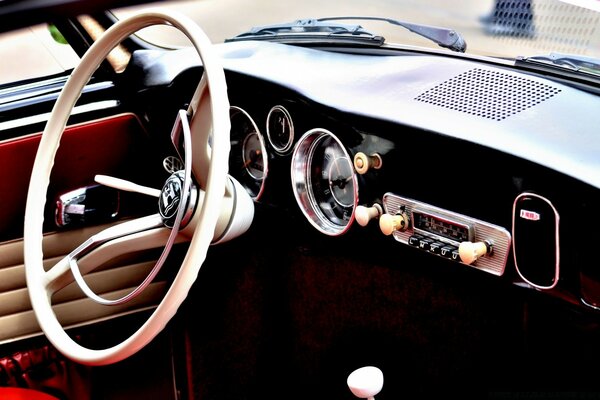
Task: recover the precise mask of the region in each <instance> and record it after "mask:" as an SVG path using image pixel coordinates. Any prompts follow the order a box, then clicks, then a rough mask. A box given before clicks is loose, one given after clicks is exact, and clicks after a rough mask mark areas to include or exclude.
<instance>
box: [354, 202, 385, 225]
mask: <svg viewBox="0 0 600 400" xmlns="http://www.w3.org/2000/svg"><path fill="white" fill-rule="evenodd" d="M382 213H383V209H382V208H381V206H380V205H379V204H377V203H375V204H373V205H372V206H371V207H366V206H358V207H356V210H355V211H354V218H355V219H356V222H358V224H359V225H360V226H367V224H368V223H369V221H371V220H372V219H373V218H379V216H380V215H381V214H382Z"/></svg>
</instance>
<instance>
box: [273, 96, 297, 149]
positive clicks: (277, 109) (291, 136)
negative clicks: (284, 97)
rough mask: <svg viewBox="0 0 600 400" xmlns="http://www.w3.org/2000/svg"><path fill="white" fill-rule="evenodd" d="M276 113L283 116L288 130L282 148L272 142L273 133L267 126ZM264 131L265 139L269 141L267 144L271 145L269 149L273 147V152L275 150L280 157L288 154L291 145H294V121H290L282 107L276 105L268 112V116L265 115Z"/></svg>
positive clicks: (287, 112)
mask: <svg viewBox="0 0 600 400" xmlns="http://www.w3.org/2000/svg"><path fill="white" fill-rule="evenodd" d="M278 112H281V113H282V114H283V117H284V118H285V119H286V120H287V123H288V126H289V129H290V132H289V135H288V138H287V141H286V143H285V145H283V146H280V145H279V144H276V143H275V141H274V140H273V132H271V129H269V126H270V125H271V118H274V115H275V113H278ZM266 129H267V139H268V140H269V144H270V145H271V147H273V150H275V151H276V152H277V153H278V154H282V155H283V154H287V153H289V152H290V150H291V149H292V145H293V144H294V121H293V120H292V116H291V115H290V112H289V111H288V110H287V109H286V108H285V107H284V106H282V105H276V106H274V107H272V108H271V109H270V110H269V114H268V115H267V123H266Z"/></svg>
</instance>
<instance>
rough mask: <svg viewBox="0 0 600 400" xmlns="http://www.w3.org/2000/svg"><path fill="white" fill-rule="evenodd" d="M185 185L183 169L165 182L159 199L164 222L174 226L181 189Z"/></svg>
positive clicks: (159, 208) (159, 207) (159, 209)
mask: <svg viewBox="0 0 600 400" xmlns="http://www.w3.org/2000/svg"><path fill="white" fill-rule="evenodd" d="M182 186H183V171H178V172H175V173H174V174H173V175H171V176H170V177H169V179H167V181H166V182H165V184H164V186H163V188H162V190H161V193H160V198H159V199H158V212H159V213H160V216H161V217H162V219H163V223H164V224H165V225H166V226H168V227H172V226H173V222H174V221H175V216H176V215H177V210H178V209H179V203H180V202H181V190H182Z"/></svg>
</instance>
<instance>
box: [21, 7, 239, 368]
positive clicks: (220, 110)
mask: <svg viewBox="0 0 600 400" xmlns="http://www.w3.org/2000/svg"><path fill="white" fill-rule="evenodd" d="M152 25H171V26H174V27H175V28H177V29H179V30H180V31H181V32H183V33H184V34H185V35H186V36H187V37H188V38H189V40H190V41H191V43H192V44H193V46H194V47H195V48H196V50H197V52H198V54H199V56H200V58H201V60H202V65H203V68H204V73H203V76H202V79H201V80H200V84H199V85H198V88H197V89H196V91H195V93H194V96H193V99H192V101H191V105H190V108H189V109H188V110H187V114H188V115H190V116H191V122H190V126H191V129H190V131H191V135H190V136H191V144H192V145H191V149H190V151H191V150H193V154H194V157H193V159H192V160H193V161H192V166H191V171H192V173H193V174H194V176H195V178H196V180H197V181H198V183H199V186H200V188H201V190H202V191H203V195H202V196H201V206H198V207H196V211H195V213H196V215H194V216H193V219H194V221H195V223H194V224H193V228H191V232H190V233H189V236H190V246H189V250H188V251H187V254H186V256H185V259H184V261H183V262H182V265H181V268H180V270H179V271H178V273H177V275H176V277H175V278H174V280H173V282H172V284H171V287H170V288H169V290H168V291H167V293H166V294H165V296H164V297H163V298H162V300H161V302H160V304H159V305H158V307H157V308H156V309H155V310H154V311H153V313H152V314H151V315H150V316H149V318H148V319H147V320H146V321H145V323H144V324H143V325H142V326H141V327H140V328H139V329H138V330H137V331H136V332H135V333H133V334H132V335H131V336H129V337H128V338H126V339H125V340H124V341H122V342H120V343H118V344H117V345H115V346H113V347H110V348H107V349H100V350H96V349H89V348H86V347H82V346H81V345H79V344H78V343H77V342H75V341H74V340H73V339H72V338H71V337H70V336H69V335H68V334H67V332H66V331H65V329H64V327H63V326H62V325H61V324H60V322H59V321H58V319H57V317H56V315H55V313H54V311H53V309H52V304H51V297H52V295H53V293H55V292H56V291H57V290H59V289H60V288H62V287H64V286H65V285H66V284H68V283H69V282H71V281H72V280H73V276H72V275H71V274H70V265H69V260H68V257H66V258H65V259H63V260H62V261H60V262H58V263H57V264H56V265H54V266H53V267H52V268H50V269H49V270H48V271H46V270H45V269H44V266H43V263H42V261H43V252H42V238H43V215H44V207H45V199H46V192H47V190H48V185H49V180H50V173H51V170H52V165H53V163H54V158H55V155H56V152H57V149H58V146H59V142H60V139H61V136H62V133H63V130H64V129H65V126H66V123H67V120H68V118H69V116H70V114H71V112H72V110H73V107H74V105H75V102H76V101H77V99H78V98H79V96H80V95H81V93H82V91H83V88H84V86H85V85H86V83H87V82H88V81H89V79H90V78H91V76H92V74H93V73H94V71H96V69H97V68H98V66H99V65H100V64H101V63H102V61H103V60H104V59H105V58H106V56H107V55H108V53H109V52H110V51H111V50H112V49H113V48H114V47H116V46H117V45H118V44H120V43H121V42H122V41H123V40H124V39H125V38H127V37H128V36H130V35H131V34H133V33H135V32H137V31H138V30H140V29H142V28H145V27H148V26H152ZM229 130H230V120H229V100H228V98H227V88H226V83H225V74H224V72H223V68H222V66H221V64H220V60H219V59H218V57H217V56H216V55H215V54H214V53H213V47H212V44H211V42H210V41H209V39H208V38H207V36H206V35H205V34H204V32H203V31H202V30H201V29H200V28H199V27H198V25H196V23H195V22H193V21H192V20H191V19H189V18H188V17H186V16H184V15H180V14H177V13H173V12H166V11H148V12H144V13H142V14H138V15H135V16H132V17H129V18H127V19H124V20H121V21H119V22H117V23H116V24H115V25H113V26H112V27H111V28H110V29H108V30H107V31H106V32H105V33H104V35H103V36H102V37H101V38H100V39H99V40H97V41H96V42H95V43H94V45H93V46H91V47H90V48H89V50H88V51H87V53H86V54H85V55H84V57H83V58H82V59H81V62H80V63H79V65H78V66H77V67H76V68H75V70H74V71H73V73H72V74H71V77H70V78H69V80H68V81H67V83H66V85H65V87H64V89H63V90H62V92H61V94H60V96H59V98H58V100H57V102H56V104H55V106H54V108H53V110H52V114H51V117H50V119H49V121H48V123H47V125H46V128H45V130H44V133H43V135H42V139H41V142H40V145H39V149H38V152H37V155H36V158H35V163H34V166H33V172H32V175H31V181H30V185H29V192H28V197H27V204H26V212H25V230H24V251H25V254H24V256H25V273H26V277H27V288H28V291H29V296H30V299H31V304H32V307H33V310H34V312H35V315H36V317H37V320H38V322H39V325H40V327H41V328H42V330H43V331H44V333H45V335H46V336H47V338H48V339H49V340H50V341H51V342H52V344H53V345H54V346H55V347H56V348H57V349H58V350H59V351H60V352H62V353H63V354H64V355H66V356H67V357H69V358H71V359H73V360H75V361H77V362H80V363H83V364H89V365H104V364H110V363H114V362H117V361H120V360H122V359H125V358H127V357H129V356H130V355H132V354H134V353H135V352H137V351H138V350H140V349H141V348H143V347H144V346H145V345H146V344H148V343H149V342H150V341H151V340H152V339H153V338H154V337H155V336H156V335H157V334H158V333H160V331H161V330H162V329H163V328H164V327H165V325H166V324H167V323H168V322H169V320H170V319H171V318H172V317H173V316H174V315H175V313H176V312H177V309H178V307H179V306H180V305H181V303H182V302H183V301H184V299H185V298H186V296H187V294H188V291H189V290H190V288H191V286H192V284H193V283H194V281H195V279H196V277H197V275H198V271H199V270H200V267H201V265H202V263H203V262H204V259H205V258H206V253H207V250H208V247H209V245H210V244H211V241H212V239H213V235H214V233H215V227H216V226H217V220H218V218H219V217H220V213H221V209H222V204H221V203H222V201H223V198H224V192H225V187H226V185H227V182H228V181H227V170H228V156H229V146H230V144H229ZM209 136H210V141H209ZM209 142H210V144H209ZM234 186H235V184H234ZM148 218H149V217H144V218H140V219H137V220H133V221H128V222H126V223H123V224H120V225H117V226H116V227H113V228H109V230H106V231H104V233H103V232H101V233H100V234H99V235H97V236H99V237H104V238H106V237H109V238H110V240H114V241H115V242H117V241H118V242H119V246H121V248H125V249H127V246H132V247H135V246H139V243H140V242H143V243H148V244H145V246H149V247H150V246H152V245H153V243H155V242H156V240H155V239H157V238H161V239H162V240H164V238H165V232H169V231H168V229H167V228H165V227H160V228H157V227H156V226H155V225H153V224H152V223H151V224H150V225H148ZM150 219H152V217H151V218H150ZM191 226H192V225H191ZM167 236H168V234H167ZM140 238H142V239H143V240H140ZM128 241H131V242H134V241H136V242H135V243H137V244H136V245H133V244H128ZM163 243H164V242H163ZM135 248H136V249H138V247H135ZM98 262H99V261H98ZM96 266H97V265H96ZM91 269H93V267H87V270H84V271H83V272H87V271H89V270H91Z"/></svg>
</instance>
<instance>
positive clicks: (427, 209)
mask: <svg viewBox="0 0 600 400" xmlns="http://www.w3.org/2000/svg"><path fill="white" fill-rule="evenodd" d="M383 208H384V212H386V213H388V214H391V215H395V214H399V213H401V212H404V213H406V214H408V215H410V217H411V220H410V223H409V226H408V229H406V230H405V231H394V233H393V237H394V239H395V240H396V241H398V242H400V243H403V244H406V245H408V240H409V238H410V237H411V236H412V235H414V234H415V233H417V234H419V235H422V236H426V237H430V238H433V239H435V240H438V241H440V242H442V243H448V244H451V245H454V246H457V245H458V244H459V243H458V242H456V241H454V240H451V239H449V238H446V237H444V236H440V235H436V234H434V233H431V232H428V231H423V230H421V229H416V230H415V227H414V225H413V224H414V221H413V219H412V217H413V212H414V211H416V212H423V213H426V214H428V215H432V214H433V215H432V216H437V217H440V218H441V219H444V220H447V221H448V222H452V223H456V224H457V225H463V226H468V227H470V230H471V231H472V234H473V237H472V241H474V242H484V241H489V242H491V243H492V245H493V252H492V253H491V254H488V255H486V256H484V257H481V258H479V259H478V260H477V261H475V262H474V263H472V264H471V265H468V264H465V263H463V262H461V261H458V262H459V263H460V264H462V265H467V266H469V267H472V268H475V269H478V270H482V271H485V272H489V273H491V274H493V275H497V276H502V275H503V274H504V270H505V268H506V262H507V260H508V254H509V252H510V249H511V234H510V232H509V231H508V230H506V229H505V228H503V227H501V226H498V225H494V224H490V223H488V222H485V221H481V220H479V219H475V218H472V217H469V216H467V215H463V214H459V213H455V212H452V211H449V210H445V209H443V208H439V207H436V206H433V205H431V204H427V203H423V202H420V201H417V200H413V199H409V198H406V197H402V196H399V195H397V194H394V193H389V192H388V193H386V194H384V196H383ZM431 254H433V253H431ZM438 256H439V255H438Z"/></svg>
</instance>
